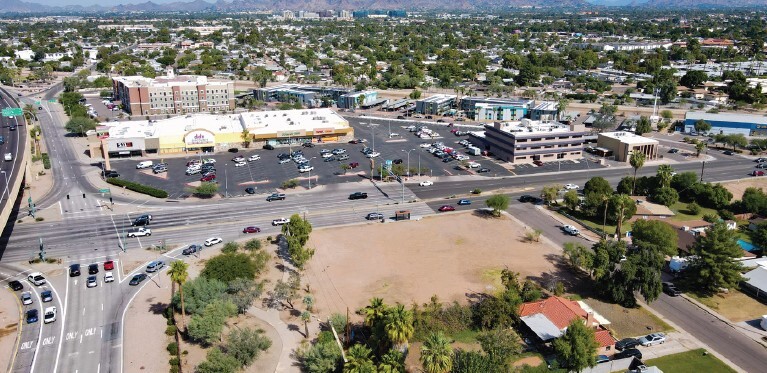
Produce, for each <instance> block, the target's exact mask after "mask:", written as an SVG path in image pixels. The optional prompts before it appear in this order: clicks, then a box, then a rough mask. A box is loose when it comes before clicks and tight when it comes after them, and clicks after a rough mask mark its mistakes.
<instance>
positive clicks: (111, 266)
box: [104, 260, 115, 271]
mask: <svg viewBox="0 0 767 373" xmlns="http://www.w3.org/2000/svg"><path fill="white" fill-rule="evenodd" d="M113 269H115V262H114V261H111V260H107V261H106V262H104V270H105V271H111V270H113Z"/></svg>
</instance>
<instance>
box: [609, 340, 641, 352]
mask: <svg viewBox="0 0 767 373" xmlns="http://www.w3.org/2000/svg"><path fill="white" fill-rule="evenodd" d="M636 346H639V340H638V339H636V338H623V339H621V340H620V341H618V342H616V343H615V348H616V349H617V350H618V351H623V350H626V349H629V348H634V347H636Z"/></svg>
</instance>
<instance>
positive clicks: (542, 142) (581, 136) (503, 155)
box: [484, 119, 587, 163]
mask: <svg viewBox="0 0 767 373" xmlns="http://www.w3.org/2000/svg"><path fill="white" fill-rule="evenodd" d="M586 134H587V131H586V128H585V126H583V125H582V124H579V125H575V124H571V125H567V124H562V123H559V122H555V121H550V122H540V121H533V120H530V119H522V120H521V121H513V122H496V123H493V124H487V125H485V134H484V142H485V150H487V151H489V152H490V153H493V154H494V155H495V156H496V157H498V158H500V159H503V160H505V161H508V162H511V163H532V162H535V161H541V162H550V161H557V160H567V159H578V158H582V157H583V143H584V142H585V136H586Z"/></svg>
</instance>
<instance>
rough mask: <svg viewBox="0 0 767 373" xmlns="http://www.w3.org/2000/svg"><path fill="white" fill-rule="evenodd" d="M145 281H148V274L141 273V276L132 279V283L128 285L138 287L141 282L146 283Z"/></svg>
mask: <svg viewBox="0 0 767 373" xmlns="http://www.w3.org/2000/svg"><path fill="white" fill-rule="evenodd" d="M144 280H146V274H144V273H139V274H137V275H135V276H133V278H131V279H130V282H129V283H128V285H132V286H136V285H138V284H140V283H141V281H144Z"/></svg>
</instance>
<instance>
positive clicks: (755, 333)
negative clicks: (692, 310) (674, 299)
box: [682, 294, 767, 348]
mask: <svg viewBox="0 0 767 373" xmlns="http://www.w3.org/2000/svg"><path fill="white" fill-rule="evenodd" d="M682 298H684V299H685V300H686V301H688V302H690V303H692V304H694V305H695V306H696V307H698V308H700V309H701V310H703V311H704V312H707V313H708V314H709V315H711V316H714V317H716V318H717V319H719V320H720V321H722V322H724V323H725V324H727V325H729V326H730V327H732V328H733V329H735V330H736V331H738V332H740V334H743V335H745V336H746V337H748V338H751V339H753V340H754V341H756V343H759V344H761V345H762V346H764V347H765V348H767V342H765V341H764V340H762V338H764V337H767V331H764V330H760V328H758V327H756V328H753V327H750V326H749V325H748V324H747V323H746V322H745V321H744V322H741V323H733V322H732V321H730V320H729V319H728V318H726V317H724V316H722V315H721V314H719V313H718V312H716V311H714V310H712V309H711V308H708V307H706V306H705V305H704V304H702V303H700V302H698V301H697V300H695V299H693V298H691V297H689V296H687V294H682Z"/></svg>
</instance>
